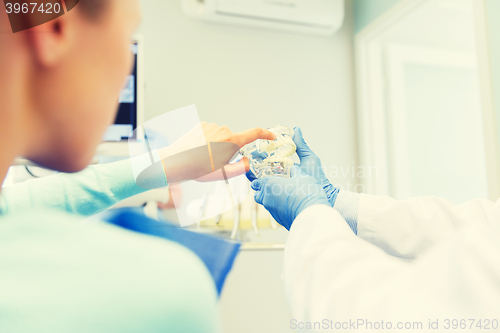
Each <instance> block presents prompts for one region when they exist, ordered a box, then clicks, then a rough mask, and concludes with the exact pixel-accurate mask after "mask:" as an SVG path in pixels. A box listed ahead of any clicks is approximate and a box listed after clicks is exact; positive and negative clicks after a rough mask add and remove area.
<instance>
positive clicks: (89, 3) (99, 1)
mask: <svg viewBox="0 0 500 333" xmlns="http://www.w3.org/2000/svg"><path fill="white" fill-rule="evenodd" d="M77 7H79V10H80V11H81V12H82V13H83V14H84V15H85V16H86V17H87V18H89V19H91V20H98V19H100V18H101V17H102V16H103V14H104V13H105V12H106V10H107V9H108V7H109V0H80V2H79V3H78V6H77Z"/></svg>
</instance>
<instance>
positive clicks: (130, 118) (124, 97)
mask: <svg viewBox="0 0 500 333" xmlns="http://www.w3.org/2000/svg"><path fill="white" fill-rule="evenodd" d="M130 47H131V50H132V53H133V54H134V68H133V71H132V73H131V74H130V75H129V76H128V77H127V79H126V82H125V84H124V87H123V89H122V91H121V93H120V97H119V102H120V105H119V109H118V113H117V115H116V119H115V122H114V124H113V125H111V126H109V128H108V130H107V131H106V133H105V134H104V136H103V139H102V141H104V142H124V141H128V140H129V138H131V137H132V138H134V139H137V138H136V137H134V135H135V132H134V130H135V129H136V128H137V126H138V125H140V124H141V118H142V117H141V116H142V112H141V111H142V105H141V103H142V91H141V90H142V88H143V84H142V82H141V81H142V80H141V79H142V77H141V76H142V66H141V63H140V60H141V58H140V57H141V53H142V52H141V48H140V42H139V38H138V37H137V38H134V39H133V41H132V43H131V45H130Z"/></svg>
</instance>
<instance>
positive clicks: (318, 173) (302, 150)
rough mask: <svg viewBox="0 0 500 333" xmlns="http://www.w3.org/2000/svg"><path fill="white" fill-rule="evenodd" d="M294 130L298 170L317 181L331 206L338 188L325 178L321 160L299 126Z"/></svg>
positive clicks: (333, 203)
mask: <svg viewBox="0 0 500 333" xmlns="http://www.w3.org/2000/svg"><path fill="white" fill-rule="evenodd" d="M294 131H295V135H294V136H293V142H294V143H295V145H296V146H297V155H299V158H300V165H299V166H300V170H301V171H302V172H303V173H305V174H307V175H309V176H311V177H314V178H315V179H316V180H317V181H318V183H319V184H320V185H321V186H322V187H323V190H324V191H325V193H326V196H327V198H328V202H329V203H330V206H331V207H333V206H334V205H335V200H336V199H337V195H338V194H339V189H338V188H336V187H333V185H332V184H331V183H330V181H329V180H328V178H326V175H325V172H324V171H323V167H322V165H321V160H320V159H319V157H318V156H317V155H316V154H315V153H314V152H313V151H312V150H311V148H309V146H308V145H307V143H306V142H305V141H304V138H303V136H302V130H301V129H300V127H295V128H294Z"/></svg>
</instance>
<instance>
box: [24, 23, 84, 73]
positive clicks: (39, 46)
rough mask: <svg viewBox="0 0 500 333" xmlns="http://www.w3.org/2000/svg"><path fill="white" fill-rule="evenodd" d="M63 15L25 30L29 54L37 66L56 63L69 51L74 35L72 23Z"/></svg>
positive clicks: (48, 65)
mask: <svg viewBox="0 0 500 333" xmlns="http://www.w3.org/2000/svg"><path fill="white" fill-rule="evenodd" d="M67 16H68V15H64V16H62V17H59V18H57V19H55V20H52V21H50V22H47V23H45V24H42V25H39V26H36V27H33V28H31V29H29V30H27V31H26V34H27V42H28V44H29V48H30V51H31V56H32V57H33V60H34V61H35V63H36V64H37V65H38V66H41V67H52V66H55V65H57V63H59V62H60V61H61V60H62V59H64V58H65V56H66V55H67V54H68V52H70V49H71V45H72V44H73V41H72V37H74V33H73V31H72V30H73V29H74V27H73V26H72V25H74V24H76V23H75V22H71V21H70V20H68V19H67Z"/></svg>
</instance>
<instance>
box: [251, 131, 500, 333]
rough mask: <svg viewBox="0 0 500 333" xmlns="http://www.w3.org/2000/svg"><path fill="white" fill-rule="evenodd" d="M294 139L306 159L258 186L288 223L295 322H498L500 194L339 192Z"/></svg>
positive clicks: (288, 284)
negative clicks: (461, 199)
mask: <svg viewBox="0 0 500 333" xmlns="http://www.w3.org/2000/svg"><path fill="white" fill-rule="evenodd" d="M294 141H295V143H296V145H297V153H298V155H299V157H300V166H297V167H296V168H295V170H294V174H293V175H292V178H290V179H284V178H267V179H261V180H254V181H253V182H252V187H253V188H254V189H255V190H256V191H257V192H256V194H255V200H256V201H257V202H258V203H260V204H262V205H264V206H265V207H266V208H267V209H268V210H269V212H270V213H271V214H272V215H273V217H274V218H275V219H276V220H277V221H278V222H279V223H280V224H281V225H283V226H284V227H285V228H287V229H288V230H289V231H290V235H289V238H288V241H287V245H286V249H285V259H284V277H285V288H286V291H287V294H288V297H289V300H290V304H291V308H292V311H293V314H294V316H295V317H294V318H295V322H300V323H302V325H303V326H304V325H305V326H304V327H308V326H307V325H306V324H308V325H309V327H313V326H314V324H318V323H319V324H321V325H325V326H328V324H333V323H337V322H339V323H346V322H349V323H350V325H351V324H352V325H353V326H349V328H348V329H347V330H346V331H349V330H356V329H358V330H360V329H361V330H363V331H370V330H372V329H373V330H376V327H375V326H376V325H374V323H376V324H377V325H378V328H379V329H380V327H381V326H380V325H381V321H383V322H384V323H385V324H390V326H391V328H392V329H395V328H403V327H400V324H401V325H403V326H405V327H404V328H407V327H406V323H411V325H409V326H411V329H415V330H418V329H419V328H418V326H419V323H420V325H422V328H420V330H422V329H424V330H426V329H427V330H429V329H431V328H433V331H436V321H437V325H438V326H437V328H438V331H439V330H447V329H448V330H449V329H452V327H453V326H454V325H455V324H457V323H458V325H459V327H460V328H462V329H463V328H464V327H465V326H466V328H467V329H469V330H470V331H477V330H479V331H481V326H482V327H483V329H484V328H485V327H486V326H487V327H489V329H493V328H498V325H499V320H500V318H499V314H500V201H497V202H491V201H488V200H483V199H477V200H473V201H470V202H466V203H464V204H461V205H456V204H453V203H451V202H449V201H447V200H445V199H442V198H436V197H418V198H410V199H407V200H403V201H397V200H394V199H391V198H389V197H382V196H373V195H366V194H355V193H349V192H347V191H342V190H341V191H339V190H338V189H336V188H334V187H333V186H332V185H331V184H330V182H329V181H328V179H327V178H326V176H325V174H324V173H323V171H322V169H321V162H320V159H319V158H318V157H317V156H316V155H315V154H314V152H313V151H312V150H311V149H310V148H309V147H308V146H307V144H306V142H305V141H304V139H303V136H302V132H301V130H300V129H296V132H295V136H294ZM464 190H465V189H464ZM325 319H328V320H331V322H329V321H328V320H326V321H323V320H325ZM358 319H359V320H358ZM454 320H455V321H454ZM353 323H356V324H360V325H361V326H356V325H354V324H353ZM368 324H369V326H367V325H368ZM414 324H415V325H414ZM431 325H433V327H430V326H431ZM485 325H486V326H485ZM314 327H315V326H314ZM315 328H316V329H317V327H315ZM322 328H325V327H324V326H322ZM386 328H387V327H386ZM455 328H456V327H455Z"/></svg>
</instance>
